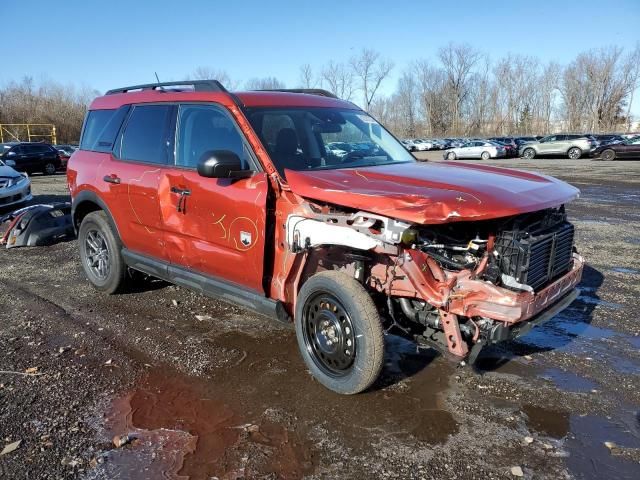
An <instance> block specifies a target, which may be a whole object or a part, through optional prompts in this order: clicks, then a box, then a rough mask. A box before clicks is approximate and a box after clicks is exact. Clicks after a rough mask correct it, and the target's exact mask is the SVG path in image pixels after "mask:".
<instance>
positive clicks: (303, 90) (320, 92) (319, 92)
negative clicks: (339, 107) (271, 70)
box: [255, 88, 338, 98]
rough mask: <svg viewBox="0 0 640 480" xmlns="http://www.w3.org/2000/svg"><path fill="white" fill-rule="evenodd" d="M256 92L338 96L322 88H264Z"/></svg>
mask: <svg viewBox="0 0 640 480" xmlns="http://www.w3.org/2000/svg"><path fill="white" fill-rule="evenodd" d="M255 91H256V92H285V93H306V94H307V95H320V96H321V97H329V98H338V97H337V96H336V95H335V94H333V93H331V92H330V91H328V90H323V89H322V88H265V89H260V90H255Z"/></svg>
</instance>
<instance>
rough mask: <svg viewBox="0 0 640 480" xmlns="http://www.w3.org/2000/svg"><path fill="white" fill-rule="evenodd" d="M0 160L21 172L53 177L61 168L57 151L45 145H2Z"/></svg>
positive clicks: (26, 143)
mask: <svg viewBox="0 0 640 480" xmlns="http://www.w3.org/2000/svg"><path fill="white" fill-rule="evenodd" d="M0 159H2V161H3V162H5V163H6V164H8V165H9V166H11V167H13V168H15V169H16V170H18V171H21V172H27V173H33V172H42V173H44V174H45V175H53V174H54V173H56V170H58V169H59V168H60V167H61V166H62V161H61V159H60V154H59V153H58V150H56V149H55V148H53V147H52V146H51V145H48V144H46V143H28V142H23V143H14V144H3V148H2V149H0Z"/></svg>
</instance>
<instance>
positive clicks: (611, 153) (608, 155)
mask: <svg viewBox="0 0 640 480" xmlns="http://www.w3.org/2000/svg"><path fill="white" fill-rule="evenodd" d="M600 158H602V160H605V161H607V162H610V161H611V160H615V159H616V152H615V150H611V149H610V148H607V149H606V150H605V151H604V152H602V154H601V155H600Z"/></svg>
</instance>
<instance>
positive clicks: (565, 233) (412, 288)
mask: <svg viewBox="0 0 640 480" xmlns="http://www.w3.org/2000/svg"><path fill="white" fill-rule="evenodd" d="M309 217H312V218H309ZM287 231H288V233H289V238H288V242H287V243H288V244H289V246H290V247H291V249H292V251H294V252H296V253H300V252H305V255H306V257H307V261H306V264H307V271H306V273H302V274H301V278H299V279H298V280H299V281H301V282H302V281H303V279H304V277H305V276H307V275H310V274H312V273H314V272H316V271H318V270H322V269H339V270H343V271H345V272H346V273H349V274H351V275H353V276H354V277H355V278H356V279H358V280H359V281H361V282H362V283H363V284H364V285H365V286H366V287H367V288H368V289H369V290H370V291H371V295H372V297H373V298H374V300H375V301H376V304H377V305H378V307H379V309H380V311H381V312H382V313H383V314H384V317H385V318H386V319H387V320H386V321H387V322H388V324H387V328H388V331H390V332H393V333H396V334H400V335H402V336H405V337H407V338H410V339H412V340H414V341H415V342H417V343H418V344H421V345H426V346H430V347H434V348H436V349H438V350H440V351H441V352H443V353H445V354H447V355H449V356H452V357H453V358H454V359H457V360H463V359H466V360H467V361H468V362H470V363H472V362H473V361H475V358H476V357H477V354H478V353H479V352H480V350H481V349H482V348H483V347H484V346H486V345H489V344H492V343H496V342H501V341H504V340H508V339H512V338H515V337H517V336H520V335H523V334H524V333H526V332H527V331H528V330H529V329H530V328H531V327H533V326H535V325H539V324H541V323H543V322H545V321H547V320H550V319H551V318H553V316H555V315H556V314H558V313H559V312H560V311H561V310H563V309H564V308H566V307H568V306H569V304H570V303H571V302H572V301H573V300H575V298H576V297H577V295H578V291H577V289H576V286H577V284H578V283H579V282H580V279H581V276H582V270H583V266H584V262H583V259H582V257H581V256H580V255H578V253H577V252H576V249H575V246H574V228H573V225H572V224H571V223H569V222H568V221H567V216H566V213H565V210H564V206H560V207H557V208H547V209H543V210H540V211H536V212H532V213H524V214H519V215H515V216H510V217H503V218H498V219H491V220H481V221H458V222H451V223H444V224H438V225H431V226H427V225H415V224H410V223H406V222H402V221H397V220H393V219H390V218H386V217H384V216H380V215H374V214H369V213H366V212H361V211H357V212H353V211H352V212H349V211H345V210H344V209H341V208H339V207H334V206H327V205H323V206H318V205H315V206H314V208H313V212H312V213H311V212H310V215H309V216H308V217H307V218H304V217H290V218H289V223H288V225H287Z"/></svg>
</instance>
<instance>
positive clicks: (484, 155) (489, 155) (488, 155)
mask: <svg viewBox="0 0 640 480" xmlns="http://www.w3.org/2000/svg"><path fill="white" fill-rule="evenodd" d="M480 158H481V159H482V160H489V159H490V158H491V154H490V153H489V152H482V155H480Z"/></svg>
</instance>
